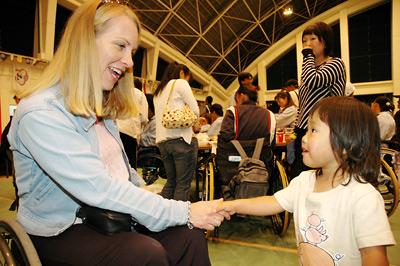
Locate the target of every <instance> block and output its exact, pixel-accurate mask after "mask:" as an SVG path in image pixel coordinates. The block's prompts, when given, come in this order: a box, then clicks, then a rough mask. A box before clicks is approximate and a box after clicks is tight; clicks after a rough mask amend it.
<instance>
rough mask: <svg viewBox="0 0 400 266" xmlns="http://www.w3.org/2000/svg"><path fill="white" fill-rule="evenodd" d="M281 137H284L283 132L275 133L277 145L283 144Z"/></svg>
mask: <svg viewBox="0 0 400 266" xmlns="http://www.w3.org/2000/svg"><path fill="white" fill-rule="evenodd" d="M283 136H284V133H283V132H277V133H276V142H277V143H283Z"/></svg>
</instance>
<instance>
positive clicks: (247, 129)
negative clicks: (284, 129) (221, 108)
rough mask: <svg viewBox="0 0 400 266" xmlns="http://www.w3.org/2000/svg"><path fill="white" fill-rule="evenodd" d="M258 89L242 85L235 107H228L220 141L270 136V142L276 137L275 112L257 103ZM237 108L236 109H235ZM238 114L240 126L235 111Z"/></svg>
mask: <svg viewBox="0 0 400 266" xmlns="http://www.w3.org/2000/svg"><path fill="white" fill-rule="evenodd" d="M257 99H258V95H257V89H256V88H254V89H248V88H245V87H240V88H239V89H238V90H237V92H236V94H235V102H236V106H235V107H230V108H228V111H227V112H226V113H225V116H224V118H223V120H222V125H221V130H220V132H219V136H218V141H224V142H229V141H231V140H233V139H238V140H252V139H257V138H265V137H269V139H270V143H272V141H273V140H274V137H275V125H276V121H275V116H274V114H273V113H272V112H271V111H269V110H267V109H265V108H263V107H261V106H258V105H257ZM235 109H236V110H235ZM236 111H237V114H238V128H236V123H235V117H236V115H235V113H236Z"/></svg>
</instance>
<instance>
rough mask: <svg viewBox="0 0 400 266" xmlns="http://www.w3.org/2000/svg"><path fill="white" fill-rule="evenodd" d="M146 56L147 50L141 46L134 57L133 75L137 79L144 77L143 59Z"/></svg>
mask: <svg viewBox="0 0 400 266" xmlns="http://www.w3.org/2000/svg"><path fill="white" fill-rule="evenodd" d="M145 54H146V49H145V48H143V47H141V46H139V48H138V49H137V50H136V53H135V54H134V55H133V57H132V60H133V75H134V76H135V77H141V76H142V68H143V57H144V55H145Z"/></svg>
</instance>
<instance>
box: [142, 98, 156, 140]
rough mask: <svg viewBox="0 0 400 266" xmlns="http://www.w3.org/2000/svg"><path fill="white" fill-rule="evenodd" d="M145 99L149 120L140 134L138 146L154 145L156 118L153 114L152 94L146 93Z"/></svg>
mask: <svg viewBox="0 0 400 266" xmlns="http://www.w3.org/2000/svg"><path fill="white" fill-rule="evenodd" d="M146 100H147V103H148V106H149V111H148V118H149V122H147V124H146V125H145V126H144V128H143V131H142V134H141V135H140V146H141V147H153V146H156V119H155V116H154V102H153V95H152V94H146Z"/></svg>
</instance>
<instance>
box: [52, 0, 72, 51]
mask: <svg viewBox="0 0 400 266" xmlns="http://www.w3.org/2000/svg"><path fill="white" fill-rule="evenodd" d="M71 15H72V11H71V10H69V9H67V8H65V7H63V6H61V5H57V13H56V29H55V34H54V51H55V50H56V49H57V46H58V43H59V42H60V40H61V37H62V34H63V32H64V28H65V26H66V23H67V21H68V18H69V17H70V16H71Z"/></svg>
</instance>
